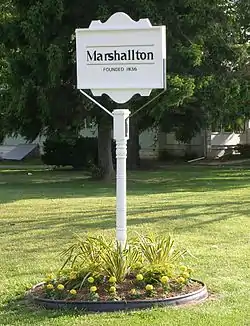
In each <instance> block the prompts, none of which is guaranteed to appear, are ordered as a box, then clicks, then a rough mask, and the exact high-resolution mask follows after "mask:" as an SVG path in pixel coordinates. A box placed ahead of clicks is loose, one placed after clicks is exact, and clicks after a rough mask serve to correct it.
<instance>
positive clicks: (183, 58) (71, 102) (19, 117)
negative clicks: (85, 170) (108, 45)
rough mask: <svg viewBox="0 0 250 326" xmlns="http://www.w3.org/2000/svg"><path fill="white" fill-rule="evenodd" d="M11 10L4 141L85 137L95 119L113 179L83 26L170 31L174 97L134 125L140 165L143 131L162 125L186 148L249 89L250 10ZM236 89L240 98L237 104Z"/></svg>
mask: <svg viewBox="0 0 250 326" xmlns="http://www.w3.org/2000/svg"><path fill="white" fill-rule="evenodd" d="M10 1H11V0H8V1H7V0H5V2H4V3H5V5H7V4H11V7H10V8H11V15H9V16H8V17H9V18H8V19H1V21H0V23H1V25H0V32H1V35H3V44H4V48H3V49H2V50H1V53H2V56H1V58H2V59H4V60H5V62H6V65H5V66H6V69H4V72H3V73H2V72H1V84H2V83H3V81H4V84H5V85H6V89H5V91H4V92H2V95H1V104H0V105H1V113H2V124H3V125H4V133H5V134H11V133H16V134H17V133H19V134H21V135H23V136H26V137H27V138H28V139H34V138H35V137H36V136H37V135H38V134H39V133H40V134H41V133H43V134H45V135H48V136H49V135H51V134H55V133H64V134H65V135H73V136H76V135H77V134H78V133H79V132H80V130H81V129H82V126H83V124H84V119H85V118H86V117H90V118H92V119H93V120H94V121H95V122H96V123H97V124H98V129H99V133H100V135H99V148H100V160H99V161H100V165H101V168H102V169H103V172H104V176H107V177H108V176H109V177H110V176H111V175H112V171H113V167H112V163H111V162H112V160H111V153H110V142H111V124H109V123H107V121H108V122H110V120H107V119H108V117H104V115H103V113H102V112H101V111H100V110H99V108H96V107H95V106H93V105H92V104H91V103H89V102H87V101H85V100H84V98H83V97H82V96H81V95H80V94H79V92H78V91H77V90H76V88H75V83H76V76H75V37H74V30H75V28H76V27H87V26H88V25H89V23H90V21H91V20H92V19H102V20H105V19H107V18H108V17H109V16H110V15H111V14H113V13H114V12H116V11H125V12H127V13H128V14H129V15H130V16H131V17H132V18H133V19H135V20H138V19H139V18H143V17H148V18H150V20H151V22H152V23H153V24H157V25H158V24H164V25H166V26H167V45H168V51H167V54H168V57H167V67H168V77H167V84H168V91H167V92H166V94H165V96H162V98H160V99H159V100H158V101H157V102H155V103H154V104H152V105H150V106H149V107H147V109H145V110H143V111H141V112H140V114H139V115H138V116H136V117H135V118H136V120H133V121H132V126H133V128H134V129H133V132H132V135H133V137H132V142H131V143H132V147H131V148H132V149H131V153H132V154H131V153H130V156H132V158H135V162H132V165H134V163H135V164H137V161H138V133H139V132H140V131H142V130H144V129H146V128H148V127H149V126H155V125H160V126H161V128H162V130H164V131H175V132H176V134H177V137H178V139H180V140H188V139H190V138H191V137H192V136H193V135H194V133H196V132H197V131H199V130H200V128H202V127H203V126H205V125H206V124H207V123H209V118H210V119H211V117H213V116H216V114H215V113H219V112H221V111H222V112H223V115H226V113H227V112H232V111H233V110H234V111H235V110H236V109H235V108H236V107H237V105H238V102H239V98H240V94H242V92H243V89H244V87H245V88H246V83H245V79H244V78H243V77H242V76H243V74H241V76H240V77H239V75H238V73H239V71H242V66H243V65H244V64H243V63H244V62H245V61H246V51H245V50H244V47H245V43H246V35H247V34H246V32H243V31H244V30H245V29H246V26H247V13H249V12H247V11H246V10H245V9H246V7H245V6H243V1H237V2H235V1H230V0H211V1H210V2H209V3H207V2H206V3H204V1H203V0H178V1H176V0H157V1H153V0H130V1H128V0H119V1H118V0H116V1H114V0H109V1H104V0H102V1H91V2H89V1H88V2H87V1H82V0H71V1H69V0H43V1H42V0H12V1H11V2H10ZM244 26H245V27H244ZM243 27H244V28H243ZM244 51H245V52H244ZM236 84H237V87H236ZM244 85H245V86H244ZM218 89H219V91H218ZM232 89H235V90H237V92H238V93H237V94H238V96H237V97H234V101H233V102H234V104H233V105H231V100H230V99H231V98H232V96H231V95H230V94H231V91H232ZM154 94H155V92H153V95H154ZM226 94H229V95H228V96H227V97H226V96H225V95H226ZM215 98H216V103H215V101H214V99H215ZM101 101H102V103H103V104H105V105H106V106H108V107H109V108H110V109H111V108H114V107H115V105H114V103H112V101H110V100H108V99H107V98H105V97H104V98H103V99H101ZM145 101H147V99H144V98H138V97H135V98H134V99H133V100H132V101H130V103H129V104H128V108H129V109H130V110H131V111H132V112H134V111H135V110H136V109H137V108H138V107H139V106H140V105H142V104H144V103H145ZM218 103H219V104H218ZM214 104H216V106H214ZM236 111H237V110H236ZM104 149H106V150H104Z"/></svg>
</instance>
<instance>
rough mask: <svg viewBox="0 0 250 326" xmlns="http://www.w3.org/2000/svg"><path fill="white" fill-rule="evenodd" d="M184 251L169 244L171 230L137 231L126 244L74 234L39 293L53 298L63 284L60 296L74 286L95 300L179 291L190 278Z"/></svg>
mask: <svg viewBox="0 0 250 326" xmlns="http://www.w3.org/2000/svg"><path fill="white" fill-rule="evenodd" d="M185 253H186V251H185V250H177V249H176V248H174V240H173V239H172V237H171V236H167V237H164V236H160V237H158V236H156V235H155V236H153V235H151V236H149V235H148V236H140V235H139V236H138V237H137V238H135V239H132V240H131V242H130V244H127V245H126V246H125V248H123V247H121V245H120V244H119V243H118V242H114V241H112V240H110V239H105V238H104V237H102V236H99V237H96V238H94V237H90V236H86V237H84V238H83V239H82V238H79V237H77V240H76V242H75V243H74V244H73V245H71V246H70V247H69V248H68V249H67V250H65V251H64V252H63V253H62V255H63V257H64V259H65V262H64V264H63V266H62V269H61V270H60V271H59V273H58V276H57V277H53V276H52V275H48V276H47V277H46V279H45V284H44V293H45V296H46V297H54V298H58V291H59V294H60V293H62V292H60V291H61V290H62V289H63V287H64V290H65V291H64V296H65V297H67V293H69V292H70V291H71V292H72V289H73V292H74V293H75V292H76V290H77V291H80V292H81V293H82V295H84V296H85V297H86V298H87V300H90V301H96V300H99V299H100V296H102V297H103V296H107V297H108V300H121V299H124V297H125V298H144V297H153V296H159V293H161V294H160V295H161V296H162V295H163V294H164V293H165V294H166V293H168V292H169V291H171V290H173V291H181V290H182V288H183V287H184V286H185V285H187V284H189V283H190V282H191V273H192V271H191V269H189V268H188V267H186V266H183V265H180V260H183V256H184V254H185ZM68 266H69V269H68V268H67V267H68ZM159 291H160V292H159ZM162 291H163V292H162ZM121 295H122V296H123V297H121Z"/></svg>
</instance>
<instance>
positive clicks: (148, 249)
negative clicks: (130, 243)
mask: <svg viewBox="0 0 250 326" xmlns="http://www.w3.org/2000/svg"><path fill="white" fill-rule="evenodd" d="M136 245H137V246H138V250H139V251H140V252H141V254H142V257H143V260H144V261H145V262H146V263H147V264H149V265H163V266H165V265H172V264H176V263H177V262H179V261H180V259H181V258H183V257H184V255H185V254H186V253H187V251H186V250H180V249H176V248H175V246H174V240H173V238H172V237H171V236H170V235H169V236H159V235H138V241H137V242H136Z"/></svg>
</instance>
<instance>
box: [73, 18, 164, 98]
mask: <svg viewBox="0 0 250 326" xmlns="http://www.w3.org/2000/svg"><path fill="white" fill-rule="evenodd" d="M76 53H77V88H78V89H90V90H91V91H92V93H93V95H95V96H101V95H102V94H107V95H109V96H110V97H111V98H112V99H113V100H114V101H116V102H118V103H124V102H127V101H128V100H129V99H130V98H131V97H132V96H133V95H135V94H140V95H142V96H147V95H149V94H150V92H151V91H152V89H154V88H165V85H166V64H165V63H166V28H165V26H152V25H151V23H150V21H149V20H148V19H141V20H139V21H138V22H135V21H134V20H132V19H131V18H130V17H129V16H128V15H126V14H124V13H116V14H114V15H113V16H111V17H110V18H109V19H108V21H107V22H105V23H101V22H100V21H93V22H92V23H91V24H90V27H89V28H86V29H77V30H76Z"/></svg>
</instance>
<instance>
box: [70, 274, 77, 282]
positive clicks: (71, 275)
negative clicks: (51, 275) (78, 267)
mask: <svg viewBox="0 0 250 326" xmlns="http://www.w3.org/2000/svg"><path fill="white" fill-rule="evenodd" d="M69 278H70V279H71V280H75V279H76V278H77V273H76V272H71V273H70V274H69Z"/></svg>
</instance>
